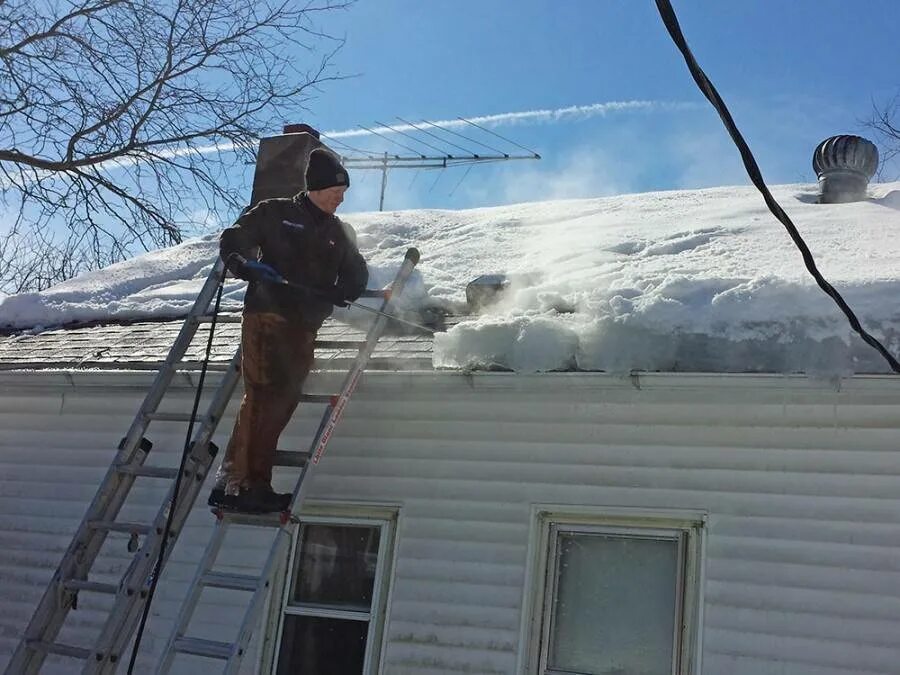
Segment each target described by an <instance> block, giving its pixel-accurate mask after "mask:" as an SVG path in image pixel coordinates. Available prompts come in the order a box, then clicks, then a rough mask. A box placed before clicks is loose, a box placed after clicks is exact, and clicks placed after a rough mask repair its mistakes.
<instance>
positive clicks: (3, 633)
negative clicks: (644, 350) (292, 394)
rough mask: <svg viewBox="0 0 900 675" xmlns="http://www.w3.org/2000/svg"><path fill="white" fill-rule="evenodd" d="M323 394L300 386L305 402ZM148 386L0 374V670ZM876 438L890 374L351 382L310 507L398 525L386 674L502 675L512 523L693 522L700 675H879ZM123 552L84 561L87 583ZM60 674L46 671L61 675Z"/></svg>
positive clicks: (322, 388)
mask: <svg viewBox="0 0 900 675" xmlns="http://www.w3.org/2000/svg"><path fill="white" fill-rule="evenodd" d="M340 377H341V375H340V374H338V373H334V374H321V373H319V374H315V375H314V376H313V377H311V378H310V380H309V387H308V388H309V391H311V392H322V393H328V392H332V391H334V390H335V387H337V386H338V385H339V382H340ZM210 379H211V380H212V382H213V383H214V382H215V381H216V377H215V376H211V377H210ZM149 381H150V376H149V375H147V374H140V373H106V374H91V373H75V374H72V375H68V374H53V373H28V374H26V373H6V374H0V604H2V606H3V609H4V611H3V612H2V614H0V667H3V665H4V664H5V657H7V656H8V654H9V653H10V652H11V650H12V648H13V646H14V645H15V642H16V639H17V637H18V634H19V632H20V631H21V630H22V628H23V627H24V625H25V623H26V621H27V618H28V616H29V615H30V612H31V610H32V608H33V607H34V604H35V603H36V602H37V599H38V598H39V596H40V594H41V593H42V592H43V589H44V585H45V583H46V581H47V579H48V578H49V576H50V575H51V573H52V571H53V569H54V568H55V566H56V564H57V562H58V560H59V557H60V556H61V554H62V552H63V550H64V547H65V545H66V544H67V543H68V541H69V538H70V536H71V534H72V532H73V530H74V528H75V526H76V525H77V523H78V521H79V520H80V518H81V515H82V514H83V511H84V508H85V506H86V505H87V503H88V501H89V500H90V499H91V497H92V496H93V494H94V492H95V490H96V487H97V483H98V481H99V480H100V478H101V477H102V475H103V473H104V471H105V470H106V467H107V465H108V462H109V460H110V459H111V457H112V453H113V449H114V448H115V446H116V444H117V443H118V440H119V438H120V437H121V436H122V435H123V433H124V431H125V430H126V429H127V428H128V425H129V424H130V422H131V419H132V416H133V415H134V413H135V411H136V410H137V407H138V405H139V403H140V401H141V400H142V398H143V395H144V394H145V393H146V387H147V386H148V384H149ZM177 384H178V385H179V387H180V388H179V389H178V390H177V391H175V392H174V400H172V401H170V403H171V407H169V406H168V405H167V408H166V409H178V408H181V409H189V408H188V406H189V405H190V400H191V389H190V388H189V386H187V385H188V381H187V379H186V378H180V379H179V382H178V383H177ZM236 403H237V400H236V399H235V401H233V402H232V405H231V406H230V407H229V410H228V414H227V416H226V418H225V419H224V420H223V423H222V425H221V427H220V429H219V432H218V433H217V434H216V441H217V442H218V443H219V445H224V440H225V439H226V438H227V435H228V432H229V431H230V426H231V423H232V420H233V417H232V416H233V414H234V412H235V409H236ZM319 412H320V409H318V408H314V407H312V406H301V408H300V409H299V410H298V412H297V414H296V416H295V419H294V421H293V422H292V424H291V426H290V427H289V431H288V434H287V435H286V437H285V439H284V442H283V443H282V448H283V449H291V448H294V449H305V443H306V440H307V439H308V438H309V435H310V434H311V433H312V432H313V431H314V429H315V426H316V424H317V423H318V419H319ZM898 429H900V389H898V387H897V381H896V379H894V378H892V377H856V378H852V379H848V380H844V381H842V382H841V383H840V386H839V387H838V386H835V383H831V382H823V381H815V380H811V379H807V378H804V377H786V376H774V375H773V376H761V375H678V374H669V375H667V374H658V375H642V376H640V378H629V377H624V378H622V377H617V376H613V375H605V374H600V373H561V374H543V375H515V374H508V373H506V374H500V373H475V374H471V375H466V374H461V373H441V372H422V373H366V374H365V376H364V377H363V379H362V381H361V384H360V388H359V390H358V392H357V394H356V395H355V396H354V398H353V399H352V401H351V402H350V404H349V406H348V409H347V413H346V415H345V417H344V420H343V421H342V422H341V424H340V425H339V427H338V429H337V430H336V433H335V435H334V438H333V440H332V443H331V445H330V447H329V450H328V453H327V454H326V455H325V458H324V459H323V461H322V463H321V464H320V465H319V468H318V469H317V473H316V474H315V475H314V476H313V483H312V485H311V488H312V489H311V495H310V496H311V498H312V499H314V500H316V501H317V502H321V503H326V504H327V503H358V504H365V503H367V502H371V503H378V504H384V503H391V504H396V505H397V506H398V507H399V519H398V521H397V531H396V561H395V564H394V571H393V574H392V577H391V584H390V589H391V590H390V598H389V602H388V606H387V610H386V611H387V623H386V628H385V641H384V645H385V646H384V651H383V654H382V657H381V663H382V667H381V672H382V673H384V674H385V675H388V674H389V675H436V674H437V673H441V674H447V675H454V674H458V673H468V674H470V675H471V674H473V673H474V674H480V675H499V674H505V675H521V673H523V672H524V665H523V662H524V660H525V659H524V653H523V642H524V640H523V637H522V624H523V606H524V599H525V598H527V597H528V596H529V593H530V589H528V588H526V586H527V582H526V578H527V577H526V574H527V573H526V570H527V568H528V565H529V562H528V559H529V548H528V547H529V536H530V530H531V526H530V523H531V519H532V513H533V512H532V509H533V506H534V505H535V504H557V505H572V506H588V507H596V508H612V509H648V510H661V511H665V510H670V509H671V510H688V511H702V512H705V513H708V514H709V515H708V521H707V528H706V530H707V531H706V553H705V558H704V560H705V567H704V574H705V576H704V580H703V584H702V594H703V606H702V607H701V608H700V609H701V611H702V619H701V624H700V639H701V640H702V648H701V652H700V654H699V659H700V660H701V672H702V673H707V674H709V675H717V674H719V673H729V674H730V675H768V674H771V675H776V674H777V675H781V674H782V673H785V672H789V673H791V675H838V674H839V673H851V672H852V673H862V674H865V675H876V674H881V675H888V674H892V673H896V672H897V664H898V663H900V643H898V641H897V638H896V636H897V635H900V564H898V560H900V555H898V552H900V454H898V452H900V450H898V438H900V433H898ZM183 433H184V431H183V427H181V426H179V425H174V424H160V425H156V428H154V427H153V426H151V431H150V433H149V434H148V435H149V437H150V438H151V439H152V440H153V442H154V444H155V445H154V450H153V451H152V452H151V461H155V462H156V463H162V464H165V463H168V464H170V465H171V464H173V463H174V462H175V460H176V458H177V455H178V453H179V452H180V449H181V444H182V443H183ZM153 453H157V454H156V459H155V460H153V459H152V457H153ZM279 480H282V481H285V482H287V483H290V480H291V479H290V477H284V478H281V479H279ZM162 491H163V488H162V485H161V481H151V482H150V483H147V486H146V487H141V488H140V489H138V490H136V492H135V495H134V497H135V502H134V504H129V506H128V509H127V514H123V519H125V518H127V519H128V520H141V519H144V518H146V515H147V513H148V512H150V511H151V510H154V511H155V509H156V508H157V507H158V505H159V501H160V499H161V495H162ZM210 524H211V517H210V515H209V513H208V512H207V511H206V509H205V507H204V506H203V505H202V504H200V503H198V506H197V509H196V513H194V514H193V515H192V516H191V518H190V519H189V521H188V523H187V527H186V529H185V531H184V532H183V534H182V536H181V538H180V540H179V542H178V544H177V546H176V547H175V550H174V551H173V557H172V560H171V562H170V564H169V566H168V568H167V570H166V572H165V573H164V575H163V579H162V583H161V586H160V590H159V593H158V596H157V599H156V600H155V602H154V606H153V616H152V617H151V621H150V624H149V625H148V636H147V639H145V643H144V644H145V652H144V653H143V654H142V656H141V660H140V661H139V663H142V664H145V665H146V664H149V663H152V661H153V657H154V654H155V653H156V652H157V651H158V650H159V649H160V648H161V646H162V644H164V641H165V637H166V636H167V634H168V628H169V622H170V621H171V617H173V616H174V614H175V612H176V611H177V609H178V605H179V601H180V599H181V597H183V594H184V588H185V587H186V586H187V583H188V581H189V580H190V577H191V574H192V573H193V570H194V563H195V561H196V560H197V558H198V557H199V555H200V552H201V551H202V549H203V546H204V545H205V543H206V540H207V537H208V530H209V526H210ZM126 543H127V542H126V541H117V542H115V543H114V545H111V548H110V550H109V551H108V553H107V554H106V555H105V557H104V558H102V559H101V566H100V567H101V571H102V572H103V573H104V574H105V575H107V576H108V577H109V578H113V577H114V575H117V574H120V573H121V572H122V571H124V567H125V565H126V564H127V562H128V560H129V559H130V555H129V554H128V553H127V551H126V550H125V544H126ZM257 549H258V543H256V542H254V541H253V540H251V539H247V540H246V541H242V542H241V543H240V545H239V546H236V547H233V548H232V549H229V555H230V556H231V557H232V560H233V562H234V564H235V566H236V568H238V569H239V568H241V566H242V565H244V566H246V565H247V564H248V563H249V562H250V560H251V559H252V558H253V557H254V555H255V554H256V553H257ZM236 571H237V569H236ZM223 603H225V600H224V599H223ZM99 604H100V603H99V601H98V602H94V601H90V602H89V601H88V600H87V599H86V598H85V599H83V600H82V603H81V607H80V608H79V610H78V611H77V612H76V613H75V615H74V617H73V618H74V619H75V623H74V625H73V627H71V628H69V629H67V630H68V633H67V634H66V638H67V641H68V642H71V643H73V644H79V643H80V642H82V641H83V638H85V637H86V636H87V634H89V633H90V631H91V630H95V629H96V626H97V623H98V621H99V619H100V617H102V612H101V610H100V607H99ZM233 614H234V612H233V611H230V606H229V605H228V604H222V605H220V606H219V607H217V608H214V609H213V610H211V611H209V612H208V613H206V614H204V615H203V616H202V617H201V621H203V622H205V625H207V626H208V629H209V631H210V632H211V633H217V632H219V631H220V630H223V629H224V628H225V624H228V623H230V622H232V619H234V620H236V619H235V618H234V616H233ZM257 637H258V636H257ZM249 661H253V659H248V662H249ZM59 663H60V664H61V665H60V668H59V669H58V670H57V671H48V672H73V671H72V669H71V668H68V669H66V668H64V667H63V666H64V665H65V664H63V662H62V661H59ZM258 663H259V659H256V661H255V663H253V664H251V666H249V669H247V670H246V672H253V668H254V667H256V666H257V665H258Z"/></svg>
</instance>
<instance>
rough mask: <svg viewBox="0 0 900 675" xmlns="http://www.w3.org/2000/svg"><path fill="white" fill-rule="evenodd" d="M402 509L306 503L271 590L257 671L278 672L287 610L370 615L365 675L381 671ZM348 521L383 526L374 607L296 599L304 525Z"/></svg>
mask: <svg viewBox="0 0 900 675" xmlns="http://www.w3.org/2000/svg"><path fill="white" fill-rule="evenodd" d="M397 516H398V510H397V508H394V507H385V506H383V505H379V506H372V507H364V506H349V505H327V506H324V505H323V506H310V507H309V508H305V509H304V510H303V511H302V512H301V514H300V518H299V522H297V523H295V524H294V525H293V526H292V528H291V546H290V551H289V553H288V555H287V556H286V557H285V560H284V562H283V564H282V565H281V566H280V569H279V571H278V574H277V576H276V582H277V583H276V584H274V585H273V586H274V587H273V589H272V590H273V592H272V594H271V596H270V607H269V611H268V619H269V620H268V621H267V624H266V634H267V635H266V637H265V644H264V645H263V648H262V658H261V660H260V666H261V667H260V668H259V669H258V670H257V673H266V674H267V675H275V674H276V672H277V668H278V657H279V653H280V650H281V638H282V635H283V631H284V623H285V617H286V616H308V617H316V618H325V619H338V620H343V621H366V622H368V631H367V634H366V655H365V660H364V663H363V670H362V672H363V675H376V674H377V673H379V672H380V670H381V658H382V655H383V652H384V645H383V641H384V637H385V634H386V633H385V628H386V616H387V606H388V600H389V595H390V590H391V586H392V584H391V583H390V580H391V579H392V578H393V573H394V559H395V556H394V546H395V537H396V531H397ZM307 524H316V525H336V526H341V525H346V526H350V527H378V528H379V540H378V560H377V562H376V565H375V581H374V585H373V588H372V602H371V604H370V608H369V611H368V612H362V611H357V610H341V609H330V608H328V607H319V606H315V605H313V604H310V605H307V606H303V605H302V604H300V603H292V602H291V588H292V575H293V573H294V566H295V564H296V562H297V555H298V547H299V543H300V531H301V528H302V526H303V525H307Z"/></svg>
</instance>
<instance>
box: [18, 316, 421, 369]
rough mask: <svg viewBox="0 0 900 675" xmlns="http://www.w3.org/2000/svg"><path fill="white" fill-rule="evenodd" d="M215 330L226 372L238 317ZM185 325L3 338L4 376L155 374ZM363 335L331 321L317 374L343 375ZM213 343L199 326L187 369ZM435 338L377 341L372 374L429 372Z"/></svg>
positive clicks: (217, 357) (213, 361)
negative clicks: (31, 372)
mask: <svg viewBox="0 0 900 675" xmlns="http://www.w3.org/2000/svg"><path fill="white" fill-rule="evenodd" d="M221 316H222V319H221V320H220V322H219V323H218V324H217V326H216V330H215V333H214V339H213V346H212V352H211V355H210V368H212V369H222V368H224V367H225V366H226V365H227V364H228V362H229V361H230V360H231V358H232V356H233V355H234V352H235V350H236V349H237V346H238V343H239V341H240V331H241V327H240V315H239V314H235V313H228V314H223V315H221ZM182 324H183V320H181V319H174V320H170V321H141V322H135V323H129V324H104V325H97V326H82V327H78V328H68V329H66V328H60V329H55V330H47V331H43V332H40V333H37V334H28V333H24V334H21V335H15V336H8V337H0V370H24V369H46V368H59V369H105V370H155V369H157V368H159V366H160V364H161V363H162V362H163V361H164V360H165V358H166V355H167V354H168V352H169V348H170V347H171V346H172V344H173V343H174V341H175V338H176V337H177V335H178V331H179V330H180V329H181V326H182ZM365 336H366V334H365V331H364V330H363V329H360V328H356V327H353V326H349V325H346V324H341V323H337V322H335V321H328V322H326V323H325V325H324V326H322V329H321V330H320V331H319V337H318V341H317V347H316V363H315V366H314V367H315V368H316V369H320V370H344V369H346V368H347V367H349V365H350V363H351V362H352V360H353V359H354V358H355V357H356V354H357V350H358V346H357V345H354V344H351V343H353V342H357V343H358V342H361V341H364V340H365ZM208 338H209V324H203V325H201V326H200V327H199V328H198V330H197V333H196V334H195V335H194V338H193V340H192V341H191V346H190V347H189V348H188V351H187V353H186V354H185V357H184V361H185V367H186V368H192V367H199V364H200V361H201V359H202V358H203V354H204V353H205V350H206V343H207V340H208ZM431 354H432V337H431V336H430V335H428V334H418V335H408V334H407V335H392V334H390V333H387V334H385V335H383V336H382V338H381V339H380V340H379V342H378V345H377V346H376V348H375V351H374V353H373V354H372V357H371V358H370V360H369V364H368V366H367V367H368V368H370V369H377V370H431V368H432V361H431Z"/></svg>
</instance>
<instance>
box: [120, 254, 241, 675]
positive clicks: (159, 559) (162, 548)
mask: <svg viewBox="0 0 900 675" xmlns="http://www.w3.org/2000/svg"><path fill="white" fill-rule="evenodd" d="M225 274H226V268H224V267H223V268H222V276H221V278H220V279H219V289H218V291H217V293H216V305H215V308H214V309H213V314H212V320H211V321H210V324H209V337H208V339H207V340H206V355H205V356H204V357H203V366H202V367H201V368H200V379H199V381H198V382H197V393H196V395H195V396H194V407H193V409H192V410H191V419H190V422H188V428H187V434H186V435H185V438H184V449H183V450H182V451H181V462H180V463H179V464H178V476H177V477H176V478H175V487H174V488H173V490H172V502H171V504H169V514H168V516H167V517H166V526H165V527H164V528H163V532H162V541H161V542H160V544H159V554H158V555H157V556H156V564H155V565H154V566H153V576H152V577H151V579H150V589H149V590H148V591H147V601H146V602H145V603H144V611H143V612H142V614H141V623H140V625H139V626H138V630H137V635H135V638H134V646H133V647H132V648H131V659H130V660H129V661H128V675H132V673H133V672H134V662H135V660H136V659H137V653H138V649H139V648H140V646H141V638H142V637H143V635H144V628H145V627H146V625H147V617H148V616H150V603H151V602H153V594H154V593H156V585H157V583H159V576H160V573H161V572H162V564H163V560H164V558H165V555H166V544H167V543H168V541H169V532H170V531H171V530H172V520H173V519H174V517H175V506H176V504H177V502H178V490H179V489H180V488H181V478H182V476H184V466H185V464H186V463H187V458H188V455H189V454H190V452H191V436H192V435H193V433H194V421H195V420H196V419H197V410H198V409H199V407H200V397H201V396H202V395H203V382H204V380H205V379H206V370H207V366H208V365H209V355H210V354H211V353H212V343H213V333H214V332H215V330H216V320H217V319H218V318H219V305H220V303H221V302H222V290H223V288H224V287H225Z"/></svg>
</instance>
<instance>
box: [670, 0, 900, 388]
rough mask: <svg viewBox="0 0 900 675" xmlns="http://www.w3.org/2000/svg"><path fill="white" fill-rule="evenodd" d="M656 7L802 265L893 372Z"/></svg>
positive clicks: (898, 365)
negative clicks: (818, 263) (824, 272)
mask: <svg viewBox="0 0 900 675" xmlns="http://www.w3.org/2000/svg"><path fill="white" fill-rule="evenodd" d="M656 8H657V9H658V10H659V15H660V17H661V18H662V20H663V23H664V24H665V25H666V29H667V30H668V31H669V35H670V36H671V37H672V40H673V41H674V42H675V45H676V46H677V47H678V50H679V51H680V52H681V54H682V56H684V60H685V63H687V67H688V70H690V71H691V75H692V76H693V78H694V81H695V82H696V83H697V86H698V87H699V88H700V91H702V92H703V95H704V96H706V98H707V99H708V100H709V102H710V103H712V106H713V108H715V109H716V112H717V113H719V117H721V118H722V122H723V123H724V124H725V128H726V129H727V130H728V133H729V134H730V135H731V139H732V140H733V141H734V144H735V145H736V146H737V149H738V150H739V151H740V153H741V158H742V159H743V160H744V168H746V170H747V174H748V175H749V176H750V180H751V181H753V184H754V185H755V186H756V188H757V189H758V190H759V191H760V192H761V193H762V196H763V199H764V200H765V202H766V206H768V207H769V210H770V211H771V212H772V214H773V215H774V216H775V217H776V218H777V219H778V220H779V221H781V223H782V225H784V226H785V228H786V229H787V231H788V234H789V235H790V236H791V239H793V240H794V244H795V245H796V246H797V248H798V249H800V253H801V254H802V256H803V263H804V265H806V269H807V270H808V271H809V273H810V274H811V275H812V276H813V278H814V279H815V280H816V283H817V284H818V285H819V288H821V289H822V290H823V291H825V293H826V294H827V295H828V296H830V297H831V299H832V300H834V301H835V303H836V304H837V306H838V307H840V309H841V311H842V312H843V313H844V315H845V316H846V317H847V320H848V321H849V322H850V325H851V326H852V327H853V330H855V331H856V332H857V333H858V334H859V336H860V337H861V338H862V339H863V340H864V341H865V342H866V343H867V344H868V345H870V346H871V347H874V348H875V349H876V350H878V352H879V353H880V354H881V355H882V356H883V357H884V358H885V360H886V361H887V362H888V364H890V366H891V369H892V370H893V371H894V372H895V373H900V362H898V361H897V359H895V358H894V357H893V356H892V355H891V353H890V352H889V351H888V350H887V349H886V348H885V347H884V345H882V344H881V343H880V342H879V341H878V340H877V339H876V338H875V337H873V336H872V335H870V334H869V333H868V332H866V330H865V329H864V328H863V327H862V324H860V322H859V319H858V318H857V317H856V314H854V313H853V310H852V309H850V306H849V305H848V304H847V303H846V302H845V301H844V298H842V297H841V294H840V293H838V292H837V290H836V289H835V288H834V286H832V285H831V284H830V283H828V281H827V280H826V279H825V277H823V276H822V274H821V272H819V269H818V268H817V267H816V262H815V260H814V259H813V255H812V253H811V252H810V250H809V247H808V246H807V245H806V242H805V241H803V237H802V236H800V233H799V232H798V231H797V228H796V226H795V225H794V223H793V222H792V221H791V219H790V218H789V217H788V215H787V213H785V211H784V209H782V208H781V206H780V205H779V204H778V202H777V201H775V197H773V196H772V193H771V192H770V191H769V188H768V187H767V186H766V183H765V180H763V177H762V172H761V171H760V169H759V165H758V164H757V163H756V159H755V158H754V157H753V153H751V152H750V147H749V146H748V145H747V141H745V140H744V137H743V136H742V135H741V132H740V131H738V128H737V125H736V124H735V122H734V119H733V118H732V117H731V113H730V112H728V108H727V107H726V106H725V101H723V100H722V97H721V96H719V92H718V91H716V88H715V87H714V86H713V83H712V82H710V81H709V78H708V77H707V76H706V73H704V72H703V69H702V68H700V66H699V64H698V63H697V61H696V59H694V55H693V54H692V53H691V50H690V48H689V47H688V45H687V41H686V40H685V38H684V34H683V33H682V32H681V26H679V24H678V17H677V16H675V10H674V9H672V3H671V2H669V0H656Z"/></svg>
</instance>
